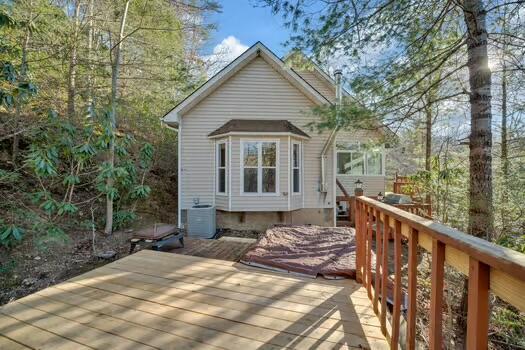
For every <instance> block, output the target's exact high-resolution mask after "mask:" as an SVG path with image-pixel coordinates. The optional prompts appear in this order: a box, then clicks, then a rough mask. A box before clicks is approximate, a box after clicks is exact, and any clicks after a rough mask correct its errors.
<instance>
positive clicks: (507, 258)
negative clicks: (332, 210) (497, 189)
mask: <svg viewBox="0 0 525 350" xmlns="http://www.w3.org/2000/svg"><path fill="white" fill-rule="evenodd" d="M357 200H358V201H360V202H363V203H365V204H367V205H370V206H372V207H375V208H378V209H380V210H381V211H383V212H385V213H386V214H387V215H389V216H391V217H392V218H394V219H396V220H399V221H401V222H402V223H403V222H404V223H406V224H409V225H410V226H411V227H413V228H414V229H416V230H418V231H422V232H425V233H428V234H429V235H430V236H432V238H434V239H437V240H438V241H440V242H443V243H445V244H446V245H450V246H451V247H454V248H456V249H459V250H461V251H463V252H465V253H467V254H468V255H469V256H470V257H472V258H474V259H476V260H478V261H481V262H483V263H485V264H487V265H489V266H492V267H494V268H496V269H498V270H501V271H504V272H506V273H508V274H510V275H513V276H515V277H516V278H519V279H521V280H524V279H525V254H522V253H520V252H517V251H515V250H512V249H509V248H505V247H503V246H500V245H497V244H494V243H492V242H489V241H487V240H484V239H482V238H478V237H475V236H472V235H469V234H466V233H464V232H461V231H459V230H456V229H454V228H452V227H449V226H446V225H443V224H440V223H438V222H435V221H433V220H430V219H425V218H422V217H420V216H418V215H415V214H411V213H409V212H406V211H404V210H402V209H399V208H396V207H394V206H391V205H389V204H385V203H382V202H379V201H377V200H374V199H372V198H367V197H364V196H363V197H357Z"/></svg>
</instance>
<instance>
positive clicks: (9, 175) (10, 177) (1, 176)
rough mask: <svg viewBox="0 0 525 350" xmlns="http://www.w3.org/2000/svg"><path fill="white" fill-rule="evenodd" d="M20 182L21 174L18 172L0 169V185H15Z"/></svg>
mask: <svg viewBox="0 0 525 350" xmlns="http://www.w3.org/2000/svg"><path fill="white" fill-rule="evenodd" d="M19 180H20V174H19V173H18V172H16V171H9V170H4V169H0V184H14V183H16V182H17V181H19Z"/></svg>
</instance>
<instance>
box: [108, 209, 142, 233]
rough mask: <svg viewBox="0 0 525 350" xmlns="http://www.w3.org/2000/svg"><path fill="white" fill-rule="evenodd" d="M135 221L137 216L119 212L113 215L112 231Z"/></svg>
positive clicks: (129, 212) (128, 212) (123, 211)
mask: <svg viewBox="0 0 525 350" xmlns="http://www.w3.org/2000/svg"><path fill="white" fill-rule="evenodd" d="M136 219H137V215H136V214H135V213H134V212H131V211H127V210H119V211H117V212H115V213H114V215H113V229H114V230H118V229H120V228H122V227H125V226H127V225H129V224H130V223H131V222H133V221H135V220H136Z"/></svg>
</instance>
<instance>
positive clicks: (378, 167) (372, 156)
mask: <svg viewBox="0 0 525 350" xmlns="http://www.w3.org/2000/svg"><path fill="white" fill-rule="evenodd" d="M366 158H367V173H368V175H381V174H382V173H383V166H382V161H381V160H382V159H381V158H382V157H381V152H377V151H375V152H369V153H368V154H367V156H366Z"/></svg>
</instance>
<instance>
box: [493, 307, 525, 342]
mask: <svg viewBox="0 0 525 350" xmlns="http://www.w3.org/2000/svg"><path fill="white" fill-rule="evenodd" d="M494 309H495V310H494V311H493V313H492V315H493V317H492V323H493V325H494V327H495V328H496V329H498V330H499V332H497V334H496V336H497V337H498V338H503V339H502V340H503V341H504V342H505V343H506V344H509V345H512V346H513V347H516V348H522V347H525V338H524V337H523V330H524V329H525V317H523V315H522V314H520V313H519V312H518V311H515V310H513V309H510V308H507V307H501V306H496V307H495V308H494Z"/></svg>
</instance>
